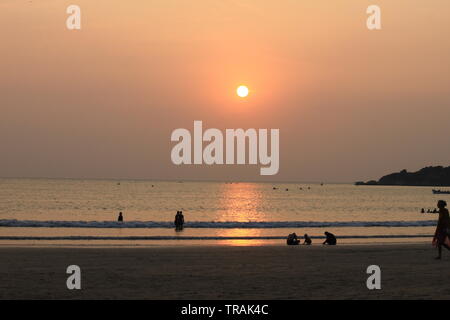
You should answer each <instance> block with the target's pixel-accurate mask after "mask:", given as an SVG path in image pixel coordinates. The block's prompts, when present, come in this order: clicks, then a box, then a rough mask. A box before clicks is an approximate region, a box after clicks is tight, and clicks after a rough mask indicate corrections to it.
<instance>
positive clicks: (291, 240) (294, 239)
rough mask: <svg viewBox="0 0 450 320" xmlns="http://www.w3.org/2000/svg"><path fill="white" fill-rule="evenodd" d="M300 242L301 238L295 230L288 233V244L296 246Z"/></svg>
mask: <svg viewBox="0 0 450 320" xmlns="http://www.w3.org/2000/svg"><path fill="white" fill-rule="evenodd" d="M299 243H300V240H299V239H298V237H297V235H296V234H295V232H294V233H291V234H290V235H288V237H287V239H286V244H287V245H288V246H295V245H298V244H299Z"/></svg>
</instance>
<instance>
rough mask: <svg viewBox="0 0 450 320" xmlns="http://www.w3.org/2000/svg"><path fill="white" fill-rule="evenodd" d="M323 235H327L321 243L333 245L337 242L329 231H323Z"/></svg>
mask: <svg viewBox="0 0 450 320" xmlns="http://www.w3.org/2000/svg"><path fill="white" fill-rule="evenodd" d="M325 236H326V237H327V238H326V239H325V241H324V242H323V244H327V245H329V246H335V245H336V243H337V240H336V237H335V236H334V234H332V233H329V232H325Z"/></svg>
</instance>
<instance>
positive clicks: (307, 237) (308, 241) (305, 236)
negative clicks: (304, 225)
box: [303, 233, 312, 246]
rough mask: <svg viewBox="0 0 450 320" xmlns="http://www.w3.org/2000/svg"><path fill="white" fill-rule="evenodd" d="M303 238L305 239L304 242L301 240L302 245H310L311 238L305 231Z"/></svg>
mask: <svg viewBox="0 0 450 320" xmlns="http://www.w3.org/2000/svg"><path fill="white" fill-rule="evenodd" d="M303 238H304V239H305V242H303V244H304V245H307V246H310V245H311V244H312V240H311V238H310V237H309V236H308V234H306V233H305V235H304V236H303Z"/></svg>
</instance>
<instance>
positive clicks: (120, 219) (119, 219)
mask: <svg viewBox="0 0 450 320" xmlns="http://www.w3.org/2000/svg"><path fill="white" fill-rule="evenodd" d="M117 221H119V222H123V214H122V212H119V217H118V218H117Z"/></svg>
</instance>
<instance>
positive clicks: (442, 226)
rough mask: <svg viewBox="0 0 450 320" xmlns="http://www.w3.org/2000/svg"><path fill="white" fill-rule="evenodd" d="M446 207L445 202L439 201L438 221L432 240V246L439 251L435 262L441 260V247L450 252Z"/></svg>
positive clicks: (448, 219) (449, 229)
mask: <svg viewBox="0 0 450 320" xmlns="http://www.w3.org/2000/svg"><path fill="white" fill-rule="evenodd" d="M446 206H447V202H445V201H444V200H439V202H438V207H439V220H438V223H437V226H436V232H435V233H434V238H433V245H434V246H435V247H437V248H438V250H439V254H438V256H437V257H436V259H437V260H440V259H441V258H442V247H445V248H446V249H447V250H450V239H449V231H450V216H449V213H448V210H447V208H446Z"/></svg>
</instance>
